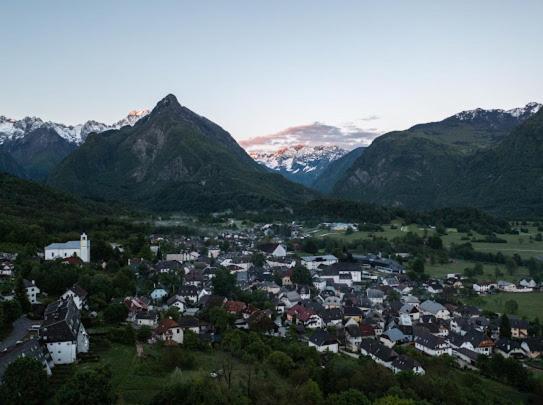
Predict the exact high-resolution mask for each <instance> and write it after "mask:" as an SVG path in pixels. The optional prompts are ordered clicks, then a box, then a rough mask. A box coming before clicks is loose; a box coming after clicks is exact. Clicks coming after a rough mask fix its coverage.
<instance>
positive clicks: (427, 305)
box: [420, 300, 451, 319]
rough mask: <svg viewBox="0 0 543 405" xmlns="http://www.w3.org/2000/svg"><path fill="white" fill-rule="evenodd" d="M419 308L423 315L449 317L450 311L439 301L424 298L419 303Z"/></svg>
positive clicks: (440, 317) (439, 317)
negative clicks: (424, 299)
mask: <svg viewBox="0 0 543 405" xmlns="http://www.w3.org/2000/svg"><path fill="white" fill-rule="evenodd" d="M420 310H421V311H422V313H423V314H425V315H434V316H435V317H436V318H438V319H449V318H450V315H451V314H450V312H449V310H448V309H447V308H445V307H444V306H443V305H441V304H440V303H439V302H436V301H431V300H426V301H424V302H423V303H422V304H420Z"/></svg>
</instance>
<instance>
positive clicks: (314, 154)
mask: <svg viewBox="0 0 543 405" xmlns="http://www.w3.org/2000/svg"><path fill="white" fill-rule="evenodd" d="M346 153H347V150H345V149H342V148H340V147H338V146H327V145H326V146H325V145H318V146H309V145H292V146H287V147H283V148H280V149H277V150H276V151H273V152H270V151H251V152H249V155H250V156H251V157H252V158H253V159H254V160H256V161H257V162H258V163H260V164H261V165H263V166H266V167H267V168H269V169H271V170H273V171H276V172H278V173H280V174H282V175H284V176H285V177H287V178H288V179H290V180H293V181H296V182H298V183H302V184H310V183H311V182H312V180H313V179H314V178H316V177H317V176H318V175H319V174H320V173H321V172H322V171H323V170H324V169H325V168H326V167H327V166H328V165H329V164H330V163H331V162H333V161H334V160H337V159H339V158H340V157H342V156H343V155H345V154H346Z"/></svg>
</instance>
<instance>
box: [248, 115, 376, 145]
mask: <svg viewBox="0 0 543 405" xmlns="http://www.w3.org/2000/svg"><path fill="white" fill-rule="evenodd" d="M376 119H377V118H376ZM379 135H381V132H379V131H377V130H376V129H375V128H372V129H363V128H360V127H359V126H357V125H356V124H355V123H353V122H350V123H345V124H343V125H341V126H340V127H339V126H333V125H327V124H323V123H321V122H315V123H313V124H309V125H299V126H295V127H290V128H287V129H285V130H283V131H280V132H277V133H275V134H269V135H263V136H256V137H254V138H249V139H244V140H242V141H240V145H241V146H243V147H244V148H245V149H246V150H248V151H251V150H275V149H278V148H282V147H285V146H291V145H312V146H315V145H337V146H339V147H342V148H345V149H354V148H356V147H358V146H365V145H369V144H370V143H371V142H372V141H373V140H374V139H375V138H376V137H378V136H379Z"/></svg>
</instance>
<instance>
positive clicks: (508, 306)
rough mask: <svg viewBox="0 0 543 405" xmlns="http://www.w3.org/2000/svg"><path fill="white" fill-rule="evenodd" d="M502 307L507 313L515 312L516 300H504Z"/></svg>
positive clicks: (516, 307)
mask: <svg viewBox="0 0 543 405" xmlns="http://www.w3.org/2000/svg"><path fill="white" fill-rule="evenodd" d="M504 308H505V312H506V313H507V314H516V313H517V311H518V302H517V301H515V300H508V301H505V305H504Z"/></svg>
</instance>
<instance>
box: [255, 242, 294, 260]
mask: <svg viewBox="0 0 543 405" xmlns="http://www.w3.org/2000/svg"><path fill="white" fill-rule="evenodd" d="M258 249H259V250H260V251H262V252H264V253H266V254H267V255H268V256H273V257H285V256H286V255H287V249H286V247H285V246H284V245H282V244H280V243H264V244H262V245H259V246H258Z"/></svg>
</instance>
